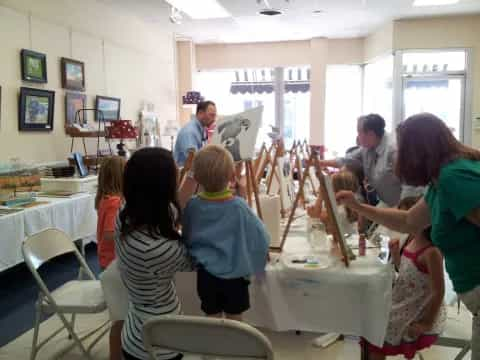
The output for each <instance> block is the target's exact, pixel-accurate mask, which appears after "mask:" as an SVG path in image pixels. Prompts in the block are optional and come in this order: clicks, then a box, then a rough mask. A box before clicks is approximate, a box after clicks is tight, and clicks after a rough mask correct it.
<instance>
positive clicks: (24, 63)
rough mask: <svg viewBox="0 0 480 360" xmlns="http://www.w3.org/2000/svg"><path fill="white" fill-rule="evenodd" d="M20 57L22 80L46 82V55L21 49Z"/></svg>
mask: <svg viewBox="0 0 480 360" xmlns="http://www.w3.org/2000/svg"><path fill="white" fill-rule="evenodd" d="M20 58H21V61H20V63H21V68H22V80H23V81H29V82H34V83H47V55H45V54H42V53H39V52H36V51H32V50H27V49H22V50H21V51H20Z"/></svg>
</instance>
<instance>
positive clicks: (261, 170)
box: [255, 143, 275, 184]
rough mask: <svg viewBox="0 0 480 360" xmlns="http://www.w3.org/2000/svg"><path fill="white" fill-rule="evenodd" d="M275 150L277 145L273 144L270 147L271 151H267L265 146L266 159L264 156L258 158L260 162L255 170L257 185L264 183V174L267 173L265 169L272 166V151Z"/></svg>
mask: <svg viewBox="0 0 480 360" xmlns="http://www.w3.org/2000/svg"><path fill="white" fill-rule="evenodd" d="M274 148H275V144H273V143H272V145H271V146H270V149H268V150H267V147H266V146H265V152H264V154H265V157H264V156H263V154H261V157H259V158H257V160H258V165H257V166H256V168H255V180H256V182H257V184H260V181H262V177H263V174H264V172H265V169H266V168H267V166H268V164H270V165H272V151H273V150H274Z"/></svg>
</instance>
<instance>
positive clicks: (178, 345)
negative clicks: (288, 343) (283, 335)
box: [143, 315, 274, 360]
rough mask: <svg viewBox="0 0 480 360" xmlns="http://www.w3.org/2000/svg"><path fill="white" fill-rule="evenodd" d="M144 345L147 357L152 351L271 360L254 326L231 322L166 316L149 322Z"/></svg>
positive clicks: (268, 346) (269, 350)
mask: <svg viewBox="0 0 480 360" xmlns="http://www.w3.org/2000/svg"><path fill="white" fill-rule="evenodd" d="M143 343H144V345H145V349H146V350H147V351H148V353H149V355H150V358H151V359H152V360H153V359H155V357H154V354H155V349H156V348H163V349H168V350H170V351H176V352H180V353H189V354H196V355H202V356H214V357H215V356H219V357H223V356H225V357H235V358H238V359H242V358H249V359H252V358H254V359H265V360H273V359H274V355H273V350H272V344H271V343H270V341H269V340H268V339H267V338H266V337H265V335H263V334H262V333H261V332H260V331H258V330H257V329H255V328H254V327H252V326H250V325H248V324H245V323H242V322H239V321H233V320H224V319H213V318H207V317H200V316H183V315H168V316H158V317H154V318H152V319H150V320H148V321H147V322H146V323H145V324H144V326H143Z"/></svg>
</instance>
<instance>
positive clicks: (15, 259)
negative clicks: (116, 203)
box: [0, 194, 97, 271]
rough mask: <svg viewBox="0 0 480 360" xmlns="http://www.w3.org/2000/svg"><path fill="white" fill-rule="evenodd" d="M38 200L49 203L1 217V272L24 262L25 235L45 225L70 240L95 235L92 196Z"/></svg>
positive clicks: (37, 230) (95, 216)
mask: <svg viewBox="0 0 480 360" xmlns="http://www.w3.org/2000/svg"><path fill="white" fill-rule="evenodd" d="M37 200H38V201H48V204H43V205H38V206H35V207H32V208H27V209H25V210H23V211H20V212H18V213H14V214H10V215H6V216H2V217H0V271H3V270H6V269H8V268H10V267H12V266H15V265H17V264H19V263H21V262H23V257H22V252H21V246H22V243H23V241H24V240H25V238H26V237H27V236H30V235H32V234H34V233H37V232H39V231H41V230H44V229H46V228H49V227H55V228H58V229H61V230H63V231H65V233H67V234H68V235H69V236H70V237H71V238H72V239H73V240H78V239H86V238H89V239H91V238H92V236H94V235H95V232H96V227H97V213H96V211H95V208H94V201H95V196H94V195H92V194H80V195H75V196H72V197H71V198H38V199H37Z"/></svg>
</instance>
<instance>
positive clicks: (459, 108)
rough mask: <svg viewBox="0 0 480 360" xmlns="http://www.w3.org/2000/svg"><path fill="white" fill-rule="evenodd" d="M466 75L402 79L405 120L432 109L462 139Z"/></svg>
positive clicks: (430, 111)
mask: <svg viewBox="0 0 480 360" xmlns="http://www.w3.org/2000/svg"><path fill="white" fill-rule="evenodd" d="M464 103H465V77H464V76H461V75H457V76H454V75H450V76H445V77H438V76H407V77H404V78H403V119H406V118H408V117H409V116H411V115H415V114H418V113H422V112H429V113H432V114H434V115H436V116H438V117H439V118H440V119H442V120H443V121H444V122H445V123H446V124H447V126H448V127H449V128H450V130H452V132H453V134H454V135H455V137H456V138H457V139H458V140H460V141H463V135H464V134H463V129H464V126H463V122H464V118H465V116H464Z"/></svg>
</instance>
